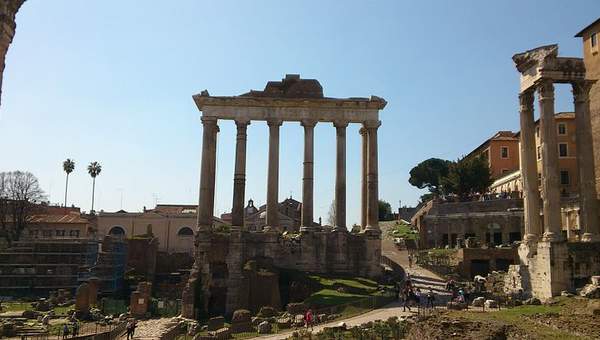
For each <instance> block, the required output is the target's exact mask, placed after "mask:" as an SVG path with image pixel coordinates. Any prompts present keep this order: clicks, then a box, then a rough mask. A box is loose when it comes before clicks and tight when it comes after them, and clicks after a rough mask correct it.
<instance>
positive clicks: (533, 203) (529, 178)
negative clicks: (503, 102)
mask: <svg viewBox="0 0 600 340" xmlns="http://www.w3.org/2000/svg"><path fill="white" fill-rule="evenodd" d="M519 104H520V105H519V106H520V116H521V140H520V156H521V157H520V158H521V164H520V165H521V180H522V182H523V206H524V210H525V237H524V240H525V241H526V242H527V241H536V240H538V238H539V237H540V236H541V234H542V224H541V220H540V190H539V186H538V176H537V174H538V172H537V159H536V149H535V122H534V119H533V91H531V90H528V91H526V92H522V93H520V94H519Z"/></svg>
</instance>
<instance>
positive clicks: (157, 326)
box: [120, 318, 177, 339]
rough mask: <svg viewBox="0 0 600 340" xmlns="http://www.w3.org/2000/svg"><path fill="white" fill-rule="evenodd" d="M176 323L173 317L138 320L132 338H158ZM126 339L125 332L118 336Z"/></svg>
mask: <svg viewBox="0 0 600 340" xmlns="http://www.w3.org/2000/svg"><path fill="white" fill-rule="evenodd" d="M176 324H177V322H176V321H174V320H173V318H160V319H149V320H141V321H138V323H137V327H136V329H135V334H134V335H133V338H134V339H160V338H161V336H162V335H163V334H164V333H166V332H167V331H168V330H170V329H171V328H172V327H173V326H175V325H176ZM120 338H121V339H126V338H127V334H126V333H123V335H121V337H120Z"/></svg>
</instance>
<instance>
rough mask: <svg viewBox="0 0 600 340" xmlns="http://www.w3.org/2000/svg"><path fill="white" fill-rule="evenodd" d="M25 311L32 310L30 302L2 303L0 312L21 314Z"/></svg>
mask: <svg viewBox="0 0 600 340" xmlns="http://www.w3.org/2000/svg"><path fill="white" fill-rule="evenodd" d="M26 310H33V306H31V302H3V303H2V312H22V311H26Z"/></svg>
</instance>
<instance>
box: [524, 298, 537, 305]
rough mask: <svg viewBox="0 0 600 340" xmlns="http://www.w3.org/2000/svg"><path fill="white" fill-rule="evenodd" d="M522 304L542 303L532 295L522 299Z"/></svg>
mask: <svg viewBox="0 0 600 340" xmlns="http://www.w3.org/2000/svg"><path fill="white" fill-rule="evenodd" d="M523 304H526V305H534V306H539V305H541V304H542V301H541V300H540V299H538V298H536V297H532V298H529V299H527V300H525V301H523Z"/></svg>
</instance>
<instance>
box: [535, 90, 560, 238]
mask: <svg viewBox="0 0 600 340" xmlns="http://www.w3.org/2000/svg"><path fill="white" fill-rule="evenodd" d="M537 91H538V96H539V102H540V137H541V138H540V140H541V145H542V190H543V194H544V195H543V202H544V204H543V211H544V229H545V230H544V236H543V239H544V241H559V240H561V239H562V235H561V218H560V189H559V183H560V182H559V168H558V143H557V139H556V121H555V119H554V84H553V83H552V81H551V80H542V81H541V82H540V83H539V84H538V86H537Z"/></svg>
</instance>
